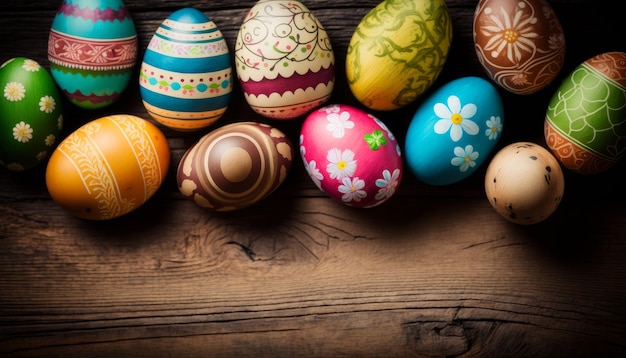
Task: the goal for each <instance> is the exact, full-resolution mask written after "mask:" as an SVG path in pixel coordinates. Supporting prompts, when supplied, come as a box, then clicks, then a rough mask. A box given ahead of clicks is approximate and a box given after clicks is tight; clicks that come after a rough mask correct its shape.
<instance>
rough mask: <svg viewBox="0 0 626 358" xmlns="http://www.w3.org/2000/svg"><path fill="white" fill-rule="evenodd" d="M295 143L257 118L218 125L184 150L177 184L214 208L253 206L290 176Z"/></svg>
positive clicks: (194, 198)
mask: <svg viewBox="0 0 626 358" xmlns="http://www.w3.org/2000/svg"><path fill="white" fill-rule="evenodd" d="M292 161H293V146H292V144H291V141H290V140H289V138H288V137H287V136H286V135H285V134H284V133H283V132H282V131H280V130H279V129H277V128H274V127H272V126H270V125H267V124H263V123H256V122H236V123H231V124H227V125H225V126H222V127H219V128H217V129H215V130H213V131H211V132H209V133H207V134H206V135H204V136H203V137H202V138H200V140H199V141H198V142H196V143H195V144H194V145H192V146H191V147H190V148H189V149H188V150H187V151H186V152H185V154H184V155H183V157H182V158H181V160H180V162H179V164H178V170H177V175H176V179H177V182H178V189H179V190H180V192H181V193H182V194H183V195H184V196H185V197H187V198H189V199H191V200H193V201H194V202H195V203H196V204H197V205H198V206H200V207H202V208H206V209H208V210H212V211H233V210H239V209H243V208H245V207H249V206H251V205H253V204H256V203H257V202H259V201H261V200H263V199H264V198H266V197H267V196H269V195H270V194H271V193H273V192H274V191H275V190H276V189H277V188H278V187H279V186H280V184H282V182H283V181H284V180H285V178H286V177H287V174H288V173H289V170H290V169H291V163H292Z"/></svg>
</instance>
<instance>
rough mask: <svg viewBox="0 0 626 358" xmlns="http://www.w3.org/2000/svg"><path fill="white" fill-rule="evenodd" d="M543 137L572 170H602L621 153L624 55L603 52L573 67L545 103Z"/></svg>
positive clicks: (624, 145)
mask: <svg viewBox="0 0 626 358" xmlns="http://www.w3.org/2000/svg"><path fill="white" fill-rule="evenodd" d="M544 136H545V140H546V143H547V145H548V147H549V148H550V150H551V151H552V153H553V154H554V156H555V157H556V158H557V159H558V160H559V161H560V162H561V163H562V164H563V166H564V167H565V168H567V169H568V170H571V171H572V172H575V173H579V174H584V175H586V174H597V173H601V172H604V171H606V170H608V169H609V168H611V167H613V166H614V165H615V164H616V163H617V162H619V161H620V160H621V159H622V158H623V157H624V153H625V152H626V53H624V52H605V53H601V54H598V55H596V56H594V57H592V58H589V59H587V60H586V61H584V62H583V63H581V64H579V65H578V66H577V67H576V68H574V70H573V71H572V72H571V73H570V74H569V75H568V76H567V77H566V78H565V79H564V80H563V82H562V83H561V85H560V86H559V87H558V89H557V90H556V92H555V93H554V95H553V96H552V99H551V100H550V103H549V104H548V108H547V111H546V117H545V121H544Z"/></svg>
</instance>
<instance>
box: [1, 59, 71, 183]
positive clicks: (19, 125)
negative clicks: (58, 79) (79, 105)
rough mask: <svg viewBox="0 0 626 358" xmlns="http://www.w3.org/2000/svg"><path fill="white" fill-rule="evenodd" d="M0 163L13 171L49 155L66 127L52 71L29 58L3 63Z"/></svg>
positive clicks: (37, 162) (25, 168)
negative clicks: (64, 126)
mask: <svg viewBox="0 0 626 358" xmlns="http://www.w3.org/2000/svg"><path fill="white" fill-rule="evenodd" d="M0 89H2V97H0V163H1V164H2V165H4V166H5V167H6V168H8V169H10V170H12V171H23V170H27V169H30V168H33V167H35V166H37V165H39V164H40V163H42V162H44V161H45V160H46V159H48V156H49V154H50V153H52V151H53V150H54V146H55V145H56V144H57V140H58V139H59V135H60V132H61V129H62V128H63V113H62V112H63V111H62V104H61V95H60V94H59V91H58V89H57V87H56V84H55V83H54V81H53V79H52V77H51V76H50V73H49V72H48V71H47V70H46V69H45V68H43V67H41V65H40V64H39V63H38V62H36V61H34V60H31V59H29V58H25V57H16V58H12V59H10V60H8V61H6V62H5V63H4V64H3V65H2V66H0Z"/></svg>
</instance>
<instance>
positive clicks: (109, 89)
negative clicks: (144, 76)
mask: <svg viewBox="0 0 626 358" xmlns="http://www.w3.org/2000/svg"><path fill="white" fill-rule="evenodd" d="M48 59H49V61H50V73H51V74H52V77H53V78H54V80H55V81H56V83H57V84H58V85H59V87H60V88H61V91H62V93H63V94H64V95H65V96H66V97H67V98H68V99H69V100H70V102H72V103H74V104H75V105H77V106H79V107H81V108H85V109H97V108H102V107H106V106H108V105H110V104H112V103H114V102H115V101H117V100H118V98H119V97H120V95H121V94H122V92H123V91H124V90H125V89H126V87H127V86H128V83H129V81H130V78H131V76H132V75H133V70H134V68H135V62H136V59H137V32H136V30H135V24H134V22H133V20H132V18H131V15H130V12H129V11H128V9H127V8H126V6H124V3H123V2H122V1H121V0H63V2H62V3H61V6H60V7H59V9H58V11H57V13H56V15H55V16H54V19H53V21H52V26H51V29H50V35H49V37H48Z"/></svg>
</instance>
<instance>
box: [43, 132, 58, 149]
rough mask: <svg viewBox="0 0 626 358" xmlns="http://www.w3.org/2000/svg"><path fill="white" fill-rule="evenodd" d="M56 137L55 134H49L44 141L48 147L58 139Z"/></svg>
mask: <svg viewBox="0 0 626 358" xmlns="http://www.w3.org/2000/svg"><path fill="white" fill-rule="evenodd" d="M56 139H57V138H56V137H55V136H54V134H48V135H47V136H46V139H45V141H44V142H45V143H46V145H47V146H48V147H51V146H52V145H53V144H54V142H55V141H56Z"/></svg>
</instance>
